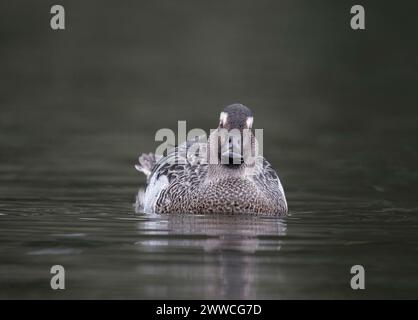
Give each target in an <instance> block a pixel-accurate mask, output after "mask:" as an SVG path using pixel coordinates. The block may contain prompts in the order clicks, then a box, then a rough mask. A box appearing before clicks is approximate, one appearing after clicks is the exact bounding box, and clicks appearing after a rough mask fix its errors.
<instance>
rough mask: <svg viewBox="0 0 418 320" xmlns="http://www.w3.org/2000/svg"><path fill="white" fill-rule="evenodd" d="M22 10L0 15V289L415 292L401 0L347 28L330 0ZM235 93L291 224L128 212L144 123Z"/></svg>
mask: <svg viewBox="0 0 418 320" xmlns="http://www.w3.org/2000/svg"><path fill="white" fill-rule="evenodd" d="M22 3H25V5H26V7H25V8H26V9H25V10H21V7H19V6H18V5H16V4H14V3H7V2H5V3H2V4H1V6H2V8H1V9H2V10H0V12H2V19H0V21H1V22H0V24H1V30H8V33H5V32H2V34H1V37H2V50H1V51H0V58H1V59H0V60H1V61H2V66H1V67H2V72H1V75H0V81H1V83H2V85H1V86H0V90H1V92H0V93H1V94H0V106H1V109H0V110H1V111H0V112H1V113H0V150H1V153H0V298H52V299H61V298H116V299H131V298H147V299H150V298H248V299H252V298H256V299H259V298H260V299H261V298H266V299H276V298H285V299H287V298H315V299H318V298H417V297H418V270H417V268H416V266H417V263H418V258H417V257H418V252H417V251H418V249H417V248H418V236H417V232H418V199H417V197H416V195H417V191H418V169H417V166H416V163H417V161H418V148H417V141H416V137H417V134H418V128H417V126H416V123H417V121H418V116H417V112H416V110H415V109H416V105H417V104H416V97H415V95H416V93H415V88H414V87H415V84H416V83H417V80H418V79H417V76H416V72H415V70H416V69H417V61H416V58H414V57H416V52H417V50H416V49H417V43H416V37H415V36H414V34H413V30H414V29H413V28H411V25H412V21H414V19H415V18H414V14H413V12H416V11H414V9H413V4H407V3H406V4H405V6H406V7H402V8H392V7H390V6H387V5H383V4H381V5H380V4H379V3H381V2H376V3H375V2H371V3H370V4H369V6H370V8H371V10H370V13H369V14H368V17H369V20H368V21H370V22H369V24H368V26H370V28H369V30H368V31H367V33H364V34H360V35H359V34H353V33H351V32H350V31H349V30H347V22H346V19H347V12H348V11H347V8H348V7H347V6H348V4H347V6H344V4H333V5H331V2H330V4H327V5H322V6H315V7H314V6H313V5H312V4H309V2H308V1H306V2H304V1H300V2H294V1H292V2H281V3H280V2H277V1H275V2H268V1H266V2H265V3H263V4H254V3H252V2H250V1H249V2H245V1H239V2H234V1H231V2H228V3H227V4H225V5H224V6H220V5H215V4H213V5H209V4H204V3H203V2H202V3H199V4H196V2H195V1H193V2H185V3H183V4H182V5H179V4H176V5H174V4H172V3H171V2H170V1H167V2H166V1H162V2H161V3H157V2H155V3H154V2H153V3H152V4H151V3H149V4H147V5H139V4H138V3H137V2H130V5H129V6H128V5H126V7H124V6H122V5H121V6H120V7H119V6H118V7H112V6H111V4H110V3H105V2H100V6H101V10H99V11H95V10H96V9H95V8H96V7H95V3H94V1H92V2H91V3H90V2H89V4H81V3H80V4H77V3H75V2H74V3H73V2H72V3H71V4H67V7H66V9H67V11H68V12H70V13H71V19H67V20H68V21H70V23H71V24H70V25H69V26H71V28H69V29H68V30H66V31H65V33H61V34H57V33H53V32H51V31H50V30H49V29H48V24H47V23H46V24H45V25H44V24H43V23H44V17H45V15H46V14H47V13H48V10H47V11H46V13H45V12H44V11H45V10H44V8H43V7H42V6H41V5H39V4H33V3H31V2H23V1H22ZM40 3H42V2H40ZM45 3H46V2H45ZM238 3H239V4H240V5H239V6H238V5H237V4H238ZM45 5H46V7H48V5H49V4H45ZM64 5H65V4H64ZM346 7H347V8H346ZM409 12H410V14H408V13H409ZM388 14H390V16H391V17H392V20H391V21H393V23H392V24H388V22H386V24H385V23H383V22H384V21H387V20H386V17H387V15H388ZM17 16H19V19H20V20H19V21H26V22H25V24H15V23H14V20H13V19H14V17H17ZM92 19H93V20H92ZM397 19H398V20H397ZM92 21H95V22H96V23H95V24H93V23H92ZM156 21H157V22H156ZM400 21H401V22H402V23H401V22H400ZM396 22H398V23H396ZM375 24H379V28H377V27H374V26H375ZM150 26H152V28H150ZM191 26H193V27H191ZM400 34H401V35H402V36H399V35H400ZM388 43H390V44H392V45H389V46H388ZM250 44H251V45H250ZM235 101H240V102H242V103H244V104H246V105H248V106H250V107H252V109H253V112H254V115H255V122H254V126H255V127H256V128H263V129H264V153H265V155H266V156H267V159H268V160H269V161H270V162H271V163H272V164H273V165H274V167H275V168H277V169H278V171H279V175H280V177H281V180H282V182H283V185H284V188H285V191H286V194H287V198H288V203H289V209H290V215H289V216H288V217H284V218H266V217H248V216H219V215H214V216H193V215H172V216H158V215H137V214H134V210H133V207H132V204H133V202H134V197H135V194H136V192H137V190H138V188H139V187H141V186H144V183H145V181H144V178H143V177H142V176H141V175H139V174H138V173H137V172H136V171H135V169H134V167H133V165H134V164H135V162H136V159H137V157H138V155H139V154H140V153H141V152H149V151H153V150H155V148H156V146H157V145H158V143H156V142H155V141H154V134H155V132H156V130H158V129H160V128H164V127H169V128H172V129H176V125H177V122H176V121H177V120H187V121H188V122H187V126H188V129H191V128H194V127H201V128H204V129H210V128H214V127H215V126H216V125H217V121H218V113H219V111H220V108H221V107H222V106H223V105H224V104H228V103H232V102H235ZM56 264H60V265H63V266H64V267H65V270H66V280H67V281H66V290H63V291H54V290H51V288H50V285H49V281H50V278H51V274H50V272H49V271H50V268H51V266H52V265H56ZM356 264H360V265H363V266H364V267H365V270H366V290H364V291H354V290H352V289H351V288H350V278H351V275H350V268H351V266H353V265H356Z"/></svg>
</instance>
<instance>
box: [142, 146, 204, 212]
mask: <svg viewBox="0 0 418 320" xmlns="http://www.w3.org/2000/svg"><path fill="white" fill-rule="evenodd" d="M196 143H199V142H197V141H186V142H184V143H183V144H181V145H179V146H178V147H175V148H172V149H171V150H170V151H169V153H168V154H167V155H166V156H165V157H162V158H161V159H160V160H159V161H158V162H157V163H156V164H155V165H154V167H153V169H152V171H151V173H150V174H149V183H148V186H147V191H146V193H145V196H144V210H145V212H155V211H156V207H158V205H159V204H160V203H161V202H164V201H165V199H166V197H167V196H168V195H169V194H170V193H171V192H175V191H174V189H175V190H177V191H178V190H179V189H182V190H185V189H187V188H193V187H195V186H196V185H198V183H199V181H201V179H204V176H205V175H206V168H207V165H205V164H202V163H201V162H200V160H201V156H200V155H201V152H198V151H199V149H198V148H197V147H198V146H197V145H196ZM199 146H200V144H199ZM170 190H171V191H170Z"/></svg>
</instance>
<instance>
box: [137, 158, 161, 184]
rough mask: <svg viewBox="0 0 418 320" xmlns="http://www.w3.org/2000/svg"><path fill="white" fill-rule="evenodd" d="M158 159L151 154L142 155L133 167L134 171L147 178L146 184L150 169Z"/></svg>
mask: <svg viewBox="0 0 418 320" xmlns="http://www.w3.org/2000/svg"><path fill="white" fill-rule="evenodd" d="M157 161H158V159H157V157H156V156H155V154H153V153H151V152H150V153H148V154H146V153H143V154H142V155H141V156H140V157H139V158H138V162H139V164H136V165H135V168H136V170H138V171H139V172H142V173H143V174H145V176H146V177H147V182H148V180H149V178H150V175H151V172H152V168H154V166H155V164H156V163H157Z"/></svg>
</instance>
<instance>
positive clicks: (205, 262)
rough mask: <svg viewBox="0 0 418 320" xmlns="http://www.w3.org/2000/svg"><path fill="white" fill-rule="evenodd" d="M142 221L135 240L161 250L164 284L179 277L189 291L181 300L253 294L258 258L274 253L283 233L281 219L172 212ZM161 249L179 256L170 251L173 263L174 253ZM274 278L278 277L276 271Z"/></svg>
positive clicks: (257, 278)
mask: <svg viewBox="0 0 418 320" xmlns="http://www.w3.org/2000/svg"><path fill="white" fill-rule="evenodd" d="M144 219H145V220H143V221H141V222H139V224H138V228H139V229H140V230H141V234H142V239H141V240H140V241H137V242H136V243H135V244H136V245H137V246H138V248H140V250H146V251H147V252H149V251H151V252H155V253H157V254H161V259H163V260H162V261H160V264H161V265H162V266H163V268H164V269H163V270H164V272H165V274H167V275H170V276H169V281H167V283H166V284H165V285H166V286H170V285H172V283H176V281H178V283H181V284H182V288H183V290H185V291H186V292H188V294H191V295H189V296H186V298H190V297H196V296H200V297H205V298H211V299H213V298H217V299H255V298H257V290H256V289H257V285H258V283H259V281H260V277H261V278H263V270H265V269H263V268H264V267H266V265H265V264H264V263H260V262H261V261H264V260H263V257H269V258H268V259H272V258H273V257H274V256H278V255H276V254H275V253H276V252H277V253H278V252H279V251H280V250H281V247H282V246H283V245H284V243H283V241H282V239H284V237H285V236H286V234H287V225H286V219H281V218H279V219H277V218H271V217H258V216H248V215H240V216H233V215H177V214H172V215H165V216H161V215H147V216H146V217H145V218H144ZM165 252H171V253H173V252H177V253H179V254H180V253H181V254H180V256H181V258H180V256H177V255H175V256H174V257H175V263H173V260H172V259H173V255H166V254H164V253H165ZM260 259H261V260H260ZM190 261H193V263H190ZM267 265H268V264H267ZM150 268H155V265H152V267H150ZM260 268H261V269H260ZM150 272H151V271H150ZM260 272H261V275H260ZM275 277H276V278H277V277H281V274H280V272H279V271H278V270H275ZM202 283H203V284H204V286H202ZM190 292H191V293H190Z"/></svg>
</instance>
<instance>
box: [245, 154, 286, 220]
mask: <svg viewBox="0 0 418 320" xmlns="http://www.w3.org/2000/svg"><path fill="white" fill-rule="evenodd" d="M259 164H261V166H260V165H258V167H257V169H256V170H255V171H254V174H253V176H252V179H253V181H254V182H255V183H256V184H258V186H259V188H260V190H262V192H263V193H267V194H270V197H271V198H272V199H277V201H278V206H279V209H280V211H281V212H282V213H287V201H286V196H285V193H284V189H283V186H282V183H281V182H280V178H279V176H278V174H277V172H276V170H274V168H273V167H272V165H271V164H270V163H269V162H268V161H267V160H266V159H265V158H263V159H262V160H261V161H260V162H259Z"/></svg>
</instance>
